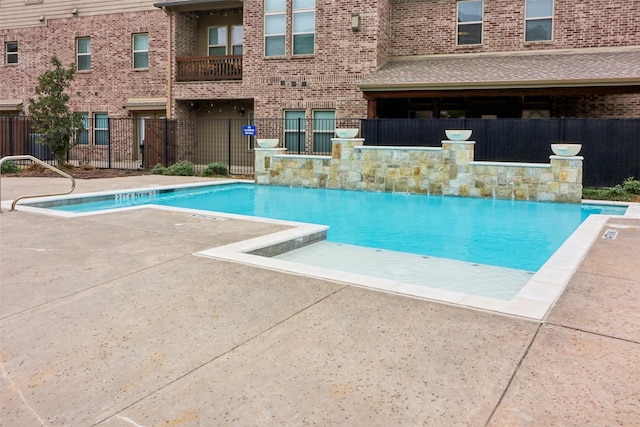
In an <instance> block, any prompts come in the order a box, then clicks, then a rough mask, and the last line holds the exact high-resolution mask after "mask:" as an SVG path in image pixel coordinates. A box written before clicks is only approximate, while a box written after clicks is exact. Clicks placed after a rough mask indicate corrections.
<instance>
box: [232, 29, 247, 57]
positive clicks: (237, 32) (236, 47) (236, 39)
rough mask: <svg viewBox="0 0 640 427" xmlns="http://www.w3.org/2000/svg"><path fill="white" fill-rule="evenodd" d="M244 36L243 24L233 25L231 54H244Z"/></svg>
mask: <svg viewBox="0 0 640 427" xmlns="http://www.w3.org/2000/svg"><path fill="white" fill-rule="evenodd" d="M243 36H244V30H243V28H242V25H232V26H231V54H232V55H242V50H243V49H242V38H243Z"/></svg>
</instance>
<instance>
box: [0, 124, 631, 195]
mask: <svg viewBox="0 0 640 427" xmlns="http://www.w3.org/2000/svg"><path fill="white" fill-rule="evenodd" d="M85 127H86V130H85V132H83V133H82V135H80V137H79V139H78V144H77V145H76V146H75V147H74V148H73V149H72V150H71V151H70V153H69V156H68V160H69V161H70V162H71V163H74V164H76V165H80V164H92V165H94V166H95V167H97V168H111V169H151V168H153V167H154V166H155V165H157V164H161V165H164V166H169V165H171V164H173V163H175V162H178V161H190V162H192V163H193V164H194V168H195V171H196V173H199V172H201V171H202V170H203V169H204V168H205V167H206V166H207V165H209V164H211V163H224V164H225V165H227V166H228V168H229V171H230V173H232V174H241V175H252V174H253V173H254V162H255V156H254V152H253V150H254V148H256V146H257V144H256V139H258V138H270V139H271V138H277V139H279V140H280V146H281V147H284V148H286V149H287V152H288V153H291V154H309V155H327V154H330V153H331V138H332V137H333V136H334V131H335V128H360V129H361V132H360V136H361V137H363V138H364V139H365V144H366V145H390V146H440V144H441V141H442V140H443V139H445V133H444V131H445V129H472V130H473V136H472V139H473V140H475V141H477V143H476V146H475V159H476V160H490V161H514V162H545V163H546V162H548V161H549V155H550V154H551V150H550V144H551V143H553V142H578V143H581V144H582V151H581V152H580V155H582V156H584V158H585V161H584V175H583V183H584V185H585V186H587V187H603V186H613V185H616V184H619V183H621V182H622V181H623V180H624V179H626V178H627V177H630V176H633V177H636V178H638V177H640V119H533V120H531V119H530V120H525V119H432V120H429V119H372V120H368V119H353V118H351V119H340V118H339V119H332V118H329V119H327V118H321V117H314V118H311V119H309V118H303V117H295V116H292V117H287V118H285V119H272V118H269V119H264V118H241V119H197V118H189V119H179V120H174V119H136V118H98V119H87V120H86V123H85ZM20 154H31V155H34V156H36V157H38V158H40V159H42V160H53V155H52V153H51V152H50V151H49V150H48V148H47V147H46V146H44V145H42V144H40V143H39V142H38V135H35V134H33V133H32V131H31V126H30V123H29V120H28V118H26V117H2V116H0V155H1V156H7V155H20Z"/></svg>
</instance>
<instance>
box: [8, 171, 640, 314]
mask: <svg viewBox="0 0 640 427" xmlns="http://www.w3.org/2000/svg"><path fill="white" fill-rule="evenodd" d="M235 183H245V184H246V183H250V184H254V182H253V181H250V180H227V181H220V182H206V183H188V184H179V185H167V186H160V185H147V186H144V187H138V188H129V189H125V190H111V191H101V192H92V193H81V194H76V195H73V196H70V195H66V196H53V197H42V198H37V199H36V198H34V199H32V200H31V201H30V202H31V203H37V202H48V201H56V200H61V199H71V198H73V199H80V198H88V197H99V196H101V195H114V194H122V193H133V192H145V191H149V190H150V189H153V190H169V189H177V188H188V187H202V186H211V185H228V184H235ZM10 203H11V201H4V202H2V207H3V208H4V207H5V206H6V207H10ZM583 203H585V204H594V205H618V206H627V211H626V213H625V215H624V216H623V217H622V218H636V219H638V218H640V203H611V202H601V201H591V200H588V201H583ZM16 208H17V209H18V210H20V211H26V212H33V213H39V214H45V215H51V216H57V217H64V218H74V217H82V216H93V215H99V214H106V213H116V212H121V211H128V210H135V209H159V210H167V211H173V212H184V213H187V214H190V215H192V216H193V215H199V216H201V217H203V218H205V219H207V218H211V219H218V218H228V219H239V220H245V221H256V222H262V223H270V224H277V225H285V226H288V227H290V228H289V229H287V230H284V231H279V232H276V233H271V234H267V235H264V236H260V237H257V238H252V239H247V240H242V241H239V242H235V243H231V244H228V245H223V246H218V247H214V248H209V249H205V250H203V251H199V252H195V253H194V254H193V255H195V256H200V257H206V258H212V259H219V260H224V261H229V262H235V263H241V264H246V265H251V266H255V267H261V268H266V269H270V270H275V271H280V272H286V273H290V274H296V275H302V276H307V277H314V278H318V279H324V280H330V281H333V282H338V283H343V284H345V285H354V286H358V287H363V288H368V289H375V290H378V291H384V292H389V293H394V294H400V295H404V296H408V297H414V298H421V299H427V300H431V301H435V302H440V303H444V304H450V305H455V306H461V307H466V308H472V309H479V310H484V311H490V312H494V313H499V314H506V315H511V316H517V317H522V318H527V319H531V320H537V321H541V320H543V319H544V318H545V316H546V315H547V313H548V312H549V311H550V309H551V307H553V305H554V304H555V302H556V301H557V300H558V298H559V297H560V295H561V294H562V292H563V291H564V289H565V287H566V285H567V284H568V282H569V280H570V279H571V277H572V276H573V274H574V273H575V271H576V270H577V268H578V266H579V265H580V263H581V262H582V260H583V259H584V257H585V256H586V254H587V252H588V251H589V249H590V248H591V246H592V245H593V243H594V242H595V241H596V240H597V239H598V237H599V236H600V232H601V230H602V229H603V227H604V225H605V224H606V223H607V222H608V221H609V220H610V219H611V218H614V219H615V218H621V217H619V216H611V215H599V214H592V215H590V216H589V218H587V219H586V220H585V221H584V222H583V223H582V224H581V225H580V226H579V227H578V228H577V229H576V231H575V232H574V233H573V234H572V235H571V236H569V238H568V239H567V240H565V242H564V243H563V244H562V245H561V246H560V248H558V249H557V250H556V252H554V254H553V255H552V256H551V257H550V258H549V260H547V262H546V263H545V264H544V265H543V266H542V267H541V268H540V269H539V270H538V271H537V272H536V273H534V275H533V276H532V277H531V279H530V280H529V281H528V282H527V283H526V284H525V285H524V286H523V288H522V289H521V290H520V291H519V292H518V293H517V294H516V295H515V297H513V298H512V299H511V300H509V301H503V300H498V299H493V298H488V297H481V296H476V295H471V294H465V293H460V292H455V291H447V290H442V289H437V288H430V287H425V286H420V285H413V284H409V283H403V282H400V281H394V280H389V279H383V278H379V277H373V276H367V275H364V274H356V273H348V272H343V271H338V270H332V269H327V268H322V267H317V266H312V265H308V264H301V263H295V262H291V261H285V260H280V259H274V258H270V257H271V256H275V255H278V254H279V253H282V252H286V251H288V250H293V249H297V248H299V247H302V246H305V245H307V244H311V243H314V242H316V241H319V240H324V239H325V238H326V233H327V230H328V228H329V227H328V226H325V225H319V224H311V223H302V222H295V221H285V220H275V219H269V218H262V217H254V216H246V215H237V214H228V213H223V212H213V211H203V210H198V209H188V208H174V207H167V206H160V205H154V204H148V205H142V206H133V207H122V208H117V209H110V210H104V211H94V212H82V213H72V212H64V211H54V210H51V209H47V208H40V207H33V206H27V205H24V204H18V205H17V206H16Z"/></svg>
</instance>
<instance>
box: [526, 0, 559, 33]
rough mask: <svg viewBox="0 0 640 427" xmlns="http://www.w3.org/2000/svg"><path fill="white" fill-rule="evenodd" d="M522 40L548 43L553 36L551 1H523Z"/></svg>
mask: <svg viewBox="0 0 640 427" xmlns="http://www.w3.org/2000/svg"><path fill="white" fill-rule="evenodd" d="M524 25H525V30H524V39H525V41H528V42H536V41H548V40H551V39H552V36H553V0H525V24H524Z"/></svg>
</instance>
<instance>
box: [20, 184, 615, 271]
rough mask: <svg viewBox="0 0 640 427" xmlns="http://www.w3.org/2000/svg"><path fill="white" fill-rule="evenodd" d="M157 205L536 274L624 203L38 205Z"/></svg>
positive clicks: (217, 197) (334, 195) (263, 190)
mask: <svg viewBox="0 0 640 427" xmlns="http://www.w3.org/2000/svg"><path fill="white" fill-rule="evenodd" d="M145 204H155V205H162V206H173V207H183V208H191V209H198V210H207V211H214V212H225V213H233V214H241V215H250V216H259V217H265V218H274V219H283V220H290V221H300V222H309V223H316V224H325V225H328V226H329V227H330V228H329V230H328V234H327V240H329V241H332V242H339V243H344V244H351V245H358V246H365V247H372V248H379V249H385V250H391V251H397V252H408V253H412V254H419V255H424V256H431V257H438V258H448V259H455V260H460V261H466V262H471V263H478V264H485V265H491V266H499V267H505V268H510V269H517V270H526V271H537V270H538V269H539V268H540V267H541V266H542V265H543V264H544V263H545V262H546V261H547V260H548V259H549V257H550V256H551V255H552V254H553V253H554V252H555V251H556V250H557V249H558V248H559V247H560V245H561V244H562V243H563V242H564V241H565V240H566V239H567V238H568V237H569V236H570V235H571V234H572V233H573V232H574V231H575V230H576V228H577V227H578V226H579V225H580V224H581V223H582V221H584V220H585V219H586V218H587V217H588V216H589V215H590V214H592V213H605V214H612V215H615V214H620V215H622V214H624V211H625V208H623V207H609V206H595V205H576V204H559V203H539V202H525V201H510V200H494V199H475V198H461V197H442V196H427V195H409V194H400V193H372V192H359V191H347V190H331V189H309V188H292V187H275V186H259V185H253V184H223V185H211V186H201V187H187V188H180V189H170V190H157V189H149V190H137V191H131V192H123V193H118V194H115V195H108V196H106V195H104V196H99V197H93V198H92V197H84V198H77V199H66V201H65V202H58V203H51V202H47V203H39V204H32V206H41V207H47V208H50V209H56V210H61V211H66V212H76V213H79V212H92V211H96V210H104V209H113V208H122V207H131V206H140V205H145Z"/></svg>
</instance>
